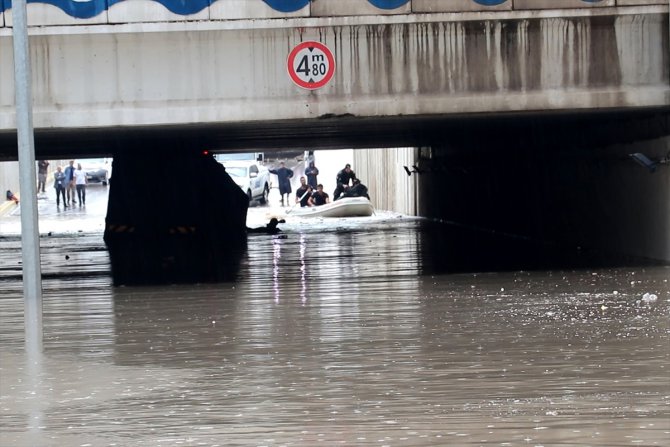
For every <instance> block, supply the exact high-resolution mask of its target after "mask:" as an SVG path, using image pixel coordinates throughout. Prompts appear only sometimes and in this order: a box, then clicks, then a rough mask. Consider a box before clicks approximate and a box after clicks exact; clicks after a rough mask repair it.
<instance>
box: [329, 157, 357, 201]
mask: <svg viewBox="0 0 670 447" xmlns="http://www.w3.org/2000/svg"><path fill="white" fill-rule="evenodd" d="M355 178H356V173H355V172H354V171H352V170H351V165H350V164H349V163H347V165H346V166H345V167H344V169H342V170H341V171H340V172H338V173H337V177H336V179H335V182H336V183H337V187H336V188H335V192H334V193H333V200H337V199H338V198H339V197H340V195H341V194H342V193H343V192H345V191H346V190H348V189H349V183H350V182H351V181H352V180H354V179H355Z"/></svg>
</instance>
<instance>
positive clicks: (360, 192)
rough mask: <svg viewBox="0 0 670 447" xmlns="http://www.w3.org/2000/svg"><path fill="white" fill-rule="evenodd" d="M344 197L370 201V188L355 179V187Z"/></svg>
mask: <svg viewBox="0 0 670 447" xmlns="http://www.w3.org/2000/svg"><path fill="white" fill-rule="evenodd" d="M342 197H365V198H366V199H368V200H370V196H369V195H368V187H367V186H365V185H364V184H362V183H361V181H360V180H358V179H354V184H353V186H352V187H351V188H349V189H348V190H347V191H346V192H344V194H342Z"/></svg>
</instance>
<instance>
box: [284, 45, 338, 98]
mask: <svg viewBox="0 0 670 447" xmlns="http://www.w3.org/2000/svg"><path fill="white" fill-rule="evenodd" d="M334 73H335V58H334V57H333V53H332V52H331V51H330V48H328V47H327V46H325V45H324V44H322V43H321V42H314V41H309V42H302V43H301V44H299V45H297V46H296V47H295V48H293V50H292V51H291V53H290V54H289V55H288V74H289V76H291V79H292V80H293V82H295V83H296V85H298V86H299V87H302V88H306V89H308V90H315V89H317V88H321V87H323V86H324V85H326V84H327V83H328V82H329V81H330V80H331V79H332V78H333V74H334Z"/></svg>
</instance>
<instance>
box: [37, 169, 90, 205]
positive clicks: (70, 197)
mask: <svg viewBox="0 0 670 447" xmlns="http://www.w3.org/2000/svg"><path fill="white" fill-rule="evenodd" d="M86 183H87V180H86V172H85V171H84V170H83V169H82V168H81V164H80V163H77V167H76V168H75V167H74V160H70V163H69V165H68V166H67V167H66V168H65V169H64V170H63V169H62V168H61V167H60V166H58V167H57V168H56V172H54V188H55V189H56V206H60V198H61V196H62V197H63V206H64V207H65V208H67V207H68V206H74V205H76V204H77V200H76V199H75V191H77V199H79V206H82V205H86ZM39 187H40V183H38V187H37V189H38V191H39ZM42 192H44V188H42Z"/></svg>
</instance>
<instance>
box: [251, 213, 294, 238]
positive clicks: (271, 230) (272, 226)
mask: <svg viewBox="0 0 670 447" xmlns="http://www.w3.org/2000/svg"><path fill="white" fill-rule="evenodd" d="M285 222H286V221H285V220H284V219H280V220H278V219H277V218H276V217H273V218H272V219H270V222H269V223H268V224H267V225H266V226H264V227H256V228H247V233H265V234H277V233H279V232H281V230H280V229H279V228H277V225H279V224H280V223H285Z"/></svg>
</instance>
